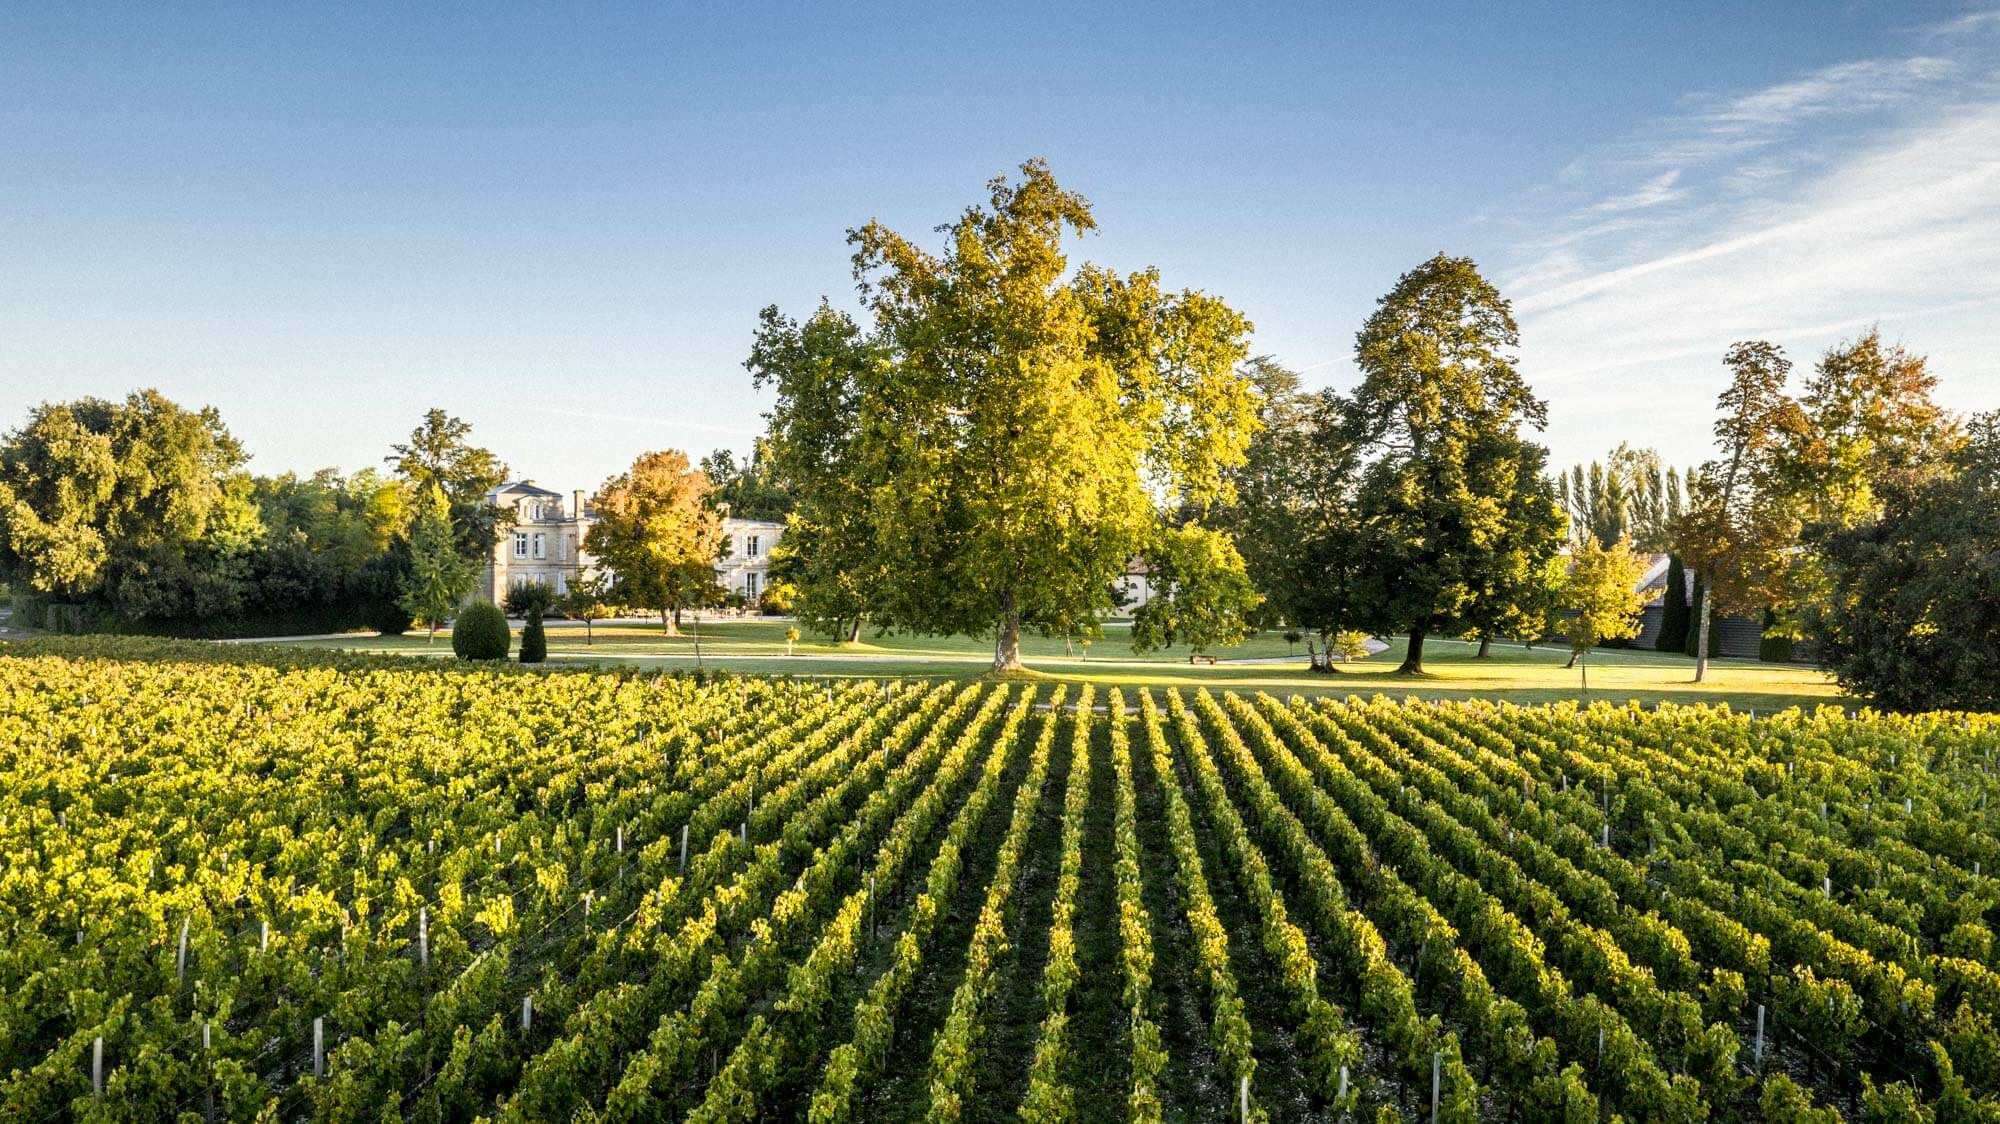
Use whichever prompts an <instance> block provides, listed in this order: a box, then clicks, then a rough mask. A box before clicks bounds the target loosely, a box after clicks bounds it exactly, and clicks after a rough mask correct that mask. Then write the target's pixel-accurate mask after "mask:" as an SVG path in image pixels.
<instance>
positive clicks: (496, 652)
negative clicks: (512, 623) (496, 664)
mask: <svg viewBox="0 0 2000 1124" xmlns="http://www.w3.org/2000/svg"><path fill="white" fill-rule="evenodd" d="M511 641H512V637H510V636H508V635H507V617H506V615H505V614H503V613H502V612H501V611H500V606H498V605H495V604H494V603H493V602H491V601H474V602H473V603H472V604H470V605H467V606H466V607H465V608H463V609H460V610H459V612H458V619H457V620H455V621H453V622H452V625H451V651H452V654H453V655H455V656H457V657H458V658H459V659H462V660H504V659H506V658H507V647H508V645H509V643H510V642H511Z"/></svg>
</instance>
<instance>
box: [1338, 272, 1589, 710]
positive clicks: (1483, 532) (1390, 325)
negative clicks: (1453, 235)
mask: <svg viewBox="0 0 2000 1124" xmlns="http://www.w3.org/2000/svg"><path fill="white" fill-rule="evenodd" d="M1518 345H1519V331H1518V329H1517V328H1516V327H1515V324H1514V316H1513V312H1512V310H1511V308H1510V307H1509V305H1508V303H1507V301H1506V300H1505V299H1504V298H1503V297H1501V295H1500V293H1499V291H1498V290H1497V289H1495V288H1494V287H1493V286H1492V285H1491V284H1490V283H1488V282H1487V281H1486V279H1485V278H1483V277H1481V276H1480V274H1479V270H1478V269H1477V267H1475V266H1474V265H1473V263H1472V262H1471V261H1470V260H1469V259H1466V258H1452V257H1447V256H1445V255H1443V254H1439V255H1438V256H1436V257H1434V258H1432V259H1431V260H1429V261H1427V262H1425V263H1423V264H1422V265H1420V266H1418V267H1417V268H1415V269H1413V270H1411V271H1410V272H1408V273H1406V274H1404V275H1403V276H1402V277H1401V278H1400V279H1399V280H1398V281H1397V283H1396V286H1395V287H1394V288H1393V289H1391V290H1390V291H1389V293H1388V294H1387V295H1386V296H1384V297H1383V298H1382V300H1381V302H1380V304H1379V305H1378V307H1377V308H1376V310H1375V312H1374V313H1373V314H1372V315H1371V316H1370V317H1369V318H1368V320H1367V322H1366V323H1365V324H1364V325H1363V327H1362V329H1361V332H1360V335H1359V337H1358V339H1357V340H1356V345H1355V358H1356V362H1357V364H1358V365H1359V366H1360V368H1361V371H1362V376H1363V377H1362V381H1361V385H1360V386H1358V387H1357V388H1356V389H1355V391H1354V394H1353V397H1352V399H1351V400H1350V402H1349V404H1348V410H1347V413H1348V427H1349V432H1350V434H1351V439H1352V440H1353V442H1354V443H1355V445H1356V446H1357V447H1359V448H1360V449H1361V450H1362V451H1363V453H1364V455H1365V456H1367V457H1369V458H1371V459H1370V460H1369V461H1368V463H1367V466H1366V468H1365V469H1363V471H1362V476H1361V482H1360V487H1359V492H1358V495H1357V497H1356V502H1355V516H1356V523H1357V526H1358V541H1359V553H1360V557H1361V558H1363V559H1364V560H1365V561H1364V563H1363V570H1362V572H1361V573H1360V574H1359V575H1358V576H1357V579H1356V582H1355V602H1354V604H1355V607H1356V611H1357V615H1358V616H1359V617H1360V619H1361V620H1362V621H1363V622H1365V623H1366V624H1367V626H1368V627H1371V628H1375V629H1377V630H1394V631H1407V632H1408V633H1409V647H1408V654H1407V655H1406V657H1405V658H1404V660H1403V664H1402V667H1401V668H1400V670H1401V671H1404V672H1410V673H1415V672H1421V671H1422V670H1423V652H1424V641H1425V638H1426V637H1428V636H1430V635H1431V634H1432V633H1434V632H1438V631H1444V630H1463V629H1465V628H1467V627H1476V626H1477V624H1478V623H1479V622H1478V618H1482V617H1484V618H1487V619H1492V618H1494V617H1497V616H1498V615H1499V612H1500V610H1501V609H1504V608H1505V607H1506V606H1505V605H1504V603H1501V602H1499V601H1496V599H1495V597H1494V594H1493V590H1494V586H1495V583H1496V575H1502V576H1506V575H1517V574H1519V575H1533V574H1539V573H1542V572H1544V563H1545V562H1546V560H1547V558H1548V556H1549V555H1551V554H1553V553H1554V552H1555V551H1556V549H1557V548H1558V546H1559V545H1560V537H1561V534H1562V527H1563V524H1562V516H1561V513H1560V511H1559V510H1558V509H1557V507H1556V505H1555V502H1554V497H1553V494H1552V492H1551V490H1550V489H1549V487H1548V485H1547V484H1546V482H1544V481H1543V480H1542V479H1541V469H1542V465H1543V462H1544V460H1545V459H1546V454H1545V453H1544V452H1543V451H1542V450H1541V448H1540V447H1539V446H1537V445H1534V444H1532V443H1530V442H1528V441H1526V440H1525V439H1523V438H1522V436H1521V433H1520V431H1521V428H1522V427H1523V426H1532V427H1535V428H1537V429H1539V428H1540V427H1541V426H1542V425H1543V424H1545V422H1546V413H1547V411H1546V408H1545V407H1544V406H1543V404H1542V402H1541V401H1540V400H1539V399H1537V398H1536V397H1535V396H1534V394H1533V393H1532V392H1531V391H1530V390H1529V389H1528V385H1527V383H1526V381H1525V380H1523V379H1522V378H1521V375H1520V372H1519V370H1518V369H1517V368H1516V366H1515V360H1514V355H1513V351H1514V349H1515V348H1516V347H1517V346H1518ZM1509 580H1511V579H1509ZM1523 588H1531V587H1523Z"/></svg>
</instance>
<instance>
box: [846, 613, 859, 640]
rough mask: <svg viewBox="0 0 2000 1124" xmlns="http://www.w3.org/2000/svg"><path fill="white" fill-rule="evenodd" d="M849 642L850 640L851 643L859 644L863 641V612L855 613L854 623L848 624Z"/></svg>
mask: <svg viewBox="0 0 2000 1124" xmlns="http://www.w3.org/2000/svg"><path fill="white" fill-rule="evenodd" d="M847 642H848V643H849V644H859V643H861V614H860V613H856V614H854V623H853V624H851V625H848V626H847Z"/></svg>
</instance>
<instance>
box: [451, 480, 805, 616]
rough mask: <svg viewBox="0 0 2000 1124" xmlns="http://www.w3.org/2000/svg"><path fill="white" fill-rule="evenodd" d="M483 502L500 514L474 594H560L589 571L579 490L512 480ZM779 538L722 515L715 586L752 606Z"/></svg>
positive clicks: (755, 523) (586, 521)
mask: <svg viewBox="0 0 2000 1124" xmlns="http://www.w3.org/2000/svg"><path fill="white" fill-rule="evenodd" d="M486 502H487V503H489V504H492V505H493V506H495V507H497V508H499V509H500V513H501V515H500V536H499V538H498V539H497V540H496V541H495V542H494V544H493V553H492V555H491V556H490V557H489V558H488V559H487V560H486V572H485V574H484V575H482V578H481V581H480V586H479V591H478V596H480V597H484V598H487V599H489V600H492V601H495V602H499V601H503V600H505V599H506V597H507V591H509V590H511V589H515V588H517V587H519V586H523V585H527V584H529V583H531V582H541V583H543V584H546V585H548V586H549V587H550V588H552V589H554V590H555V591H556V592H557V593H564V592H567V591H568V589H569V583H570V581H571V579H573V578H575V577H576V576H577V575H579V574H581V573H583V572H585V571H587V570H590V569H593V568H594V567H595V565H596V560H595V559H593V558H591V556H590V553H589V551H588V550H586V549H585V546H584V543H585V536H586V535H587V534H588V533H589V530H590V524H591V522H592V519H591V510H590V504H589V503H588V502H587V501H586V500H585V499H584V493H583V491H582V490H581V489H579V490H576V491H572V492H571V493H570V494H569V499H568V500H567V501H565V500H564V499H563V496H562V493H560V492H553V491H550V490H549V489H547V488H544V487H541V486H539V485H537V484H536V483H535V482H534V481H532V480H516V481H514V482H512V483H509V484H502V485H500V486H499V487H497V488H495V489H493V490H492V491H490V492H488V493H486ZM784 533H785V525H784V524H783V523H773V522H768V521H765V520H758V519H733V518H729V517H728V513H727V512H726V511H725V512H724V517H723V520H722V535H723V539H724V541H725V544H726V546H725V549H724V551H723V555H722V557H721V559H719V560H718V561H717V562H716V564H715V576H716V580H717V582H719V583H720V584H721V586H722V588H723V589H725V590H727V591H729V592H730V593H737V594H741V595H743V597H744V599H745V600H747V601H749V602H750V603H752V604H753V605H754V604H755V603H756V601H757V598H758V597H760V596H762V595H763V593H764V590H766V589H767V588H769V587H770V584H771V581H770V570H771V548H772V547H773V546H775V545H777V542H778V539H779V538H780V537H781V536H782V535H783V534H784Z"/></svg>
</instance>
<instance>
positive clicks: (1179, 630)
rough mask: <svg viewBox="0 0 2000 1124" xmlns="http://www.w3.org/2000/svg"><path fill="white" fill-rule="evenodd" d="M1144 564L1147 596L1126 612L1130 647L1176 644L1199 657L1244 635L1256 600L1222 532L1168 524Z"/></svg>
mask: <svg viewBox="0 0 2000 1124" xmlns="http://www.w3.org/2000/svg"><path fill="white" fill-rule="evenodd" d="M1146 562H1147V567H1148V570H1147V576H1148V579H1149V581H1150V582H1151V584H1152V596H1151V597H1149V598H1147V600H1146V603H1145V604H1144V605H1141V606H1139V609H1138V611H1137V612H1135V613H1133V614H1132V644H1133V646H1134V647H1136V648H1138V649H1139V650H1140V651H1148V650H1150V649H1154V648H1171V647H1173V646H1174V645H1177V644H1182V645H1186V646H1187V648H1188V650H1189V651H1190V652H1191V653H1193V654H1195V655H1201V654H1203V653H1206V652H1208V651H1209V650H1210V649H1212V648H1216V647H1221V646H1225V645H1230V644H1237V643H1240V642H1241V641H1242V640H1243V637H1244V636H1245V635H1247V634H1248V632H1249V622H1250V618H1251V616H1252V615H1253V614H1254V613H1255V612H1256V611H1257V603H1258V601H1259V600H1260V598H1259V597H1258V595H1257V591H1256V590H1255V589H1254V588H1252V586H1251V584H1250V578H1249V576H1248V575H1246V574H1245V573H1244V572H1243V559H1242V557H1241V556H1239V555H1238V554H1237V553H1236V544H1235V543H1233V542H1231V541H1230V539H1229V536H1228V535H1226V534H1223V533H1222V532H1220V531H1215V530H1211V529H1209V528H1206V527H1201V526H1198V525H1192V524H1190V525H1188V526H1184V527H1170V528H1167V529H1165V530H1163V531H1161V532H1160V533H1159V534H1158V535H1157V536H1155V537H1154V539H1153V546H1152V549H1151V550H1150V551H1149V552H1148V553H1147V555H1146Z"/></svg>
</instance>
